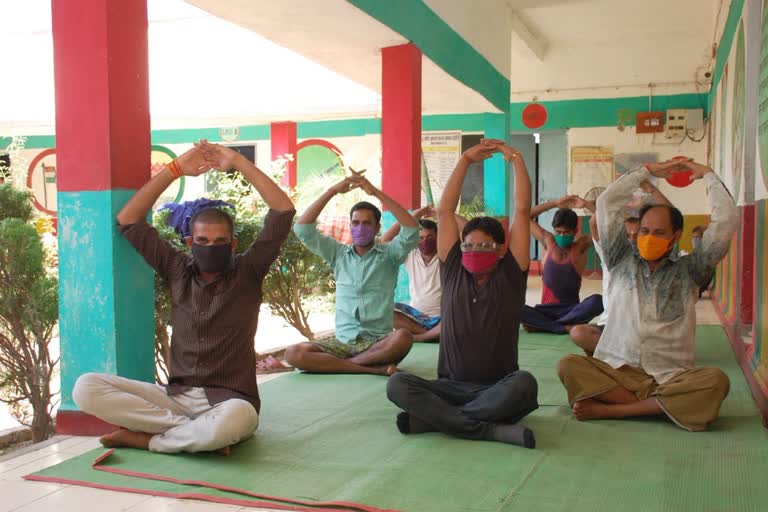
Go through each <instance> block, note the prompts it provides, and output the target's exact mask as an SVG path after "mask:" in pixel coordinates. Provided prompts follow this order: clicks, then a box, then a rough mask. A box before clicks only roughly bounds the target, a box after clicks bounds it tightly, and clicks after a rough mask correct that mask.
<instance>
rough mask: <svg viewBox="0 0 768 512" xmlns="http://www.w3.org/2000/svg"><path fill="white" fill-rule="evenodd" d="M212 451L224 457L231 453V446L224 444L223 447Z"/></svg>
mask: <svg viewBox="0 0 768 512" xmlns="http://www.w3.org/2000/svg"><path fill="white" fill-rule="evenodd" d="M214 453H216V454H217V455H223V456H224V457H229V455H230V454H231V453H232V447H231V446H225V447H224V448H219V449H218V450H216V451H215V452H214Z"/></svg>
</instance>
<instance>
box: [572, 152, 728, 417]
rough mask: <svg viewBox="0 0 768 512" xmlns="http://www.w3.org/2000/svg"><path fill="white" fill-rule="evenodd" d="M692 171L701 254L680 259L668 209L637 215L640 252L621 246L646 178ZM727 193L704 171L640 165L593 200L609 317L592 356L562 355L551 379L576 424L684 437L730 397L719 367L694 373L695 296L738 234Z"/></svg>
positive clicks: (679, 219)
mask: <svg viewBox="0 0 768 512" xmlns="http://www.w3.org/2000/svg"><path fill="white" fill-rule="evenodd" d="M684 169H689V170H691V171H692V172H693V174H692V179H702V178H704V179H705V180H706V182H707V188H708V192H709V203H710V207H711V209H712V214H711V219H712V223H711V224H710V227H709V229H707V232H706V234H705V235H704V239H703V242H702V247H701V250H700V251H695V252H694V253H693V254H691V255H689V256H683V257H680V256H679V255H678V253H677V252H676V251H675V249H674V248H675V245H676V244H677V242H678V241H679V240H680V236H681V234H682V230H683V216H682V214H681V213H680V211H679V210H677V209H676V208H674V207H672V206H668V205H662V206H654V205H648V206H645V207H643V209H642V210H641V211H640V232H639V235H638V238H637V251H634V250H633V249H632V246H631V244H630V243H629V241H628V240H627V237H626V234H625V228H624V223H623V219H622V217H623V210H624V206H625V205H626V204H627V201H628V200H629V198H630V196H631V195H632V193H633V192H634V190H635V189H636V188H637V187H638V186H639V185H640V183H642V182H643V181H644V180H646V179H648V177H649V176H651V175H653V176H657V177H668V176H670V175H671V174H672V173H673V172H678V171H679V170H684ZM738 218H739V217H738V210H737V208H736V204H735V203H734V201H733V198H732V197H731V195H730V194H729V193H728V190H727V189H726V188H725V185H723V183H722V182H721V181H720V179H719V178H718V177H717V176H716V175H715V174H714V173H713V172H712V169H710V168H709V167H706V166H704V165H701V164H698V163H695V162H690V161H685V162H681V161H680V160H671V161H667V162H662V163H654V164H647V165H646V166H645V167H641V168H638V169H636V170H634V171H632V172H630V173H628V174H626V175H624V176H622V177H621V178H620V179H619V180H618V181H616V182H615V183H614V184H612V185H611V186H610V187H608V189H607V190H606V191H605V192H603V194H602V195H601V196H600V197H599V198H598V200H597V222H598V229H599V232H600V242H601V245H602V248H603V252H604V255H605V263H606V265H607V267H608V269H609V270H610V271H611V280H612V283H611V289H612V293H611V297H610V301H611V303H610V309H611V315H610V316H609V317H608V323H607V325H606V327H605V331H604V332H603V334H602V336H601V337H600V341H599V343H598V344H597V348H596V350H595V355H594V357H587V356H579V355H568V356H566V357H564V358H563V359H561V360H560V362H559V363H558V365H557V372H558V375H559V376H560V380H561V381H562V383H563V385H564V386H565V389H566V391H567V392H568V402H569V403H570V404H571V406H572V407H573V413H574V415H575V416H576V418H578V419H579V420H587V419H602V418H624V417H629V416H653V415H661V414H666V415H667V416H668V417H669V418H670V419H672V420H673V421H674V422H675V423H676V424H677V425H678V426H680V427H682V428H685V429H687V430H690V431H697V430H705V429H706V428H707V425H708V424H709V423H710V422H711V421H713V420H714V419H715V418H717V415H718V412H719V410H720V404H721V403H722V401H723V400H724V399H725V397H726V395H727V394H728V389H729V381H728V377H727V376H726V375H725V374H724V373H723V372H722V371H721V370H720V369H718V368H696V364H695V334H696V309H695V304H696V301H697V300H698V292H699V287H700V286H701V285H702V284H703V283H704V282H706V280H707V279H708V278H709V276H710V274H711V272H712V269H713V268H714V267H715V265H717V263H718V262H719V261H720V260H721V259H722V258H723V257H724V256H725V254H726V253H727V251H728V247H729V246H730V243H731V238H732V237H733V234H734V233H735V231H736V229H737V226H738Z"/></svg>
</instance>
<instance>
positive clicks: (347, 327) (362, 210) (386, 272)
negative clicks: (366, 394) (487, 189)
mask: <svg viewBox="0 0 768 512" xmlns="http://www.w3.org/2000/svg"><path fill="white" fill-rule="evenodd" d="M355 188H360V189H362V190H363V191H364V192H365V193H367V194H368V195H370V196H373V197H375V198H376V199H378V200H379V201H381V203H382V204H383V205H384V206H385V207H386V208H387V209H389V210H390V211H391V212H392V214H393V215H394V216H395V219H396V220H397V222H399V223H400V225H401V229H400V234H398V235H397V236H396V237H395V238H394V239H393V240H392V241H391V242H390V243H388V244H386V245H384V244H379V243H377V242H376V234H377V233H378V232H379V229H380V228H381V211H379V209H378V208H376V207H375V206H374V205H372V204H371V203H368V202H366V201H362V202H360V203H357V204H356V205H355V206H353V207H352V210H351V212H350V224H351V231H352V239H353V242H354V243H353V244H352V245H345V244H341V243H339V242H337V241H336V240H334V239H333V238H330V237H327V236H324V235H322V234H320V233H319V232H318V231H317V224H316V220H317V217H318V216H319V215H320V212H322V211H323V208H325V206H326V205H327V204H328V201H330V200H331V198H333V197H334V196H335V195H336V194H344V193H346V192H349V191H350V190H353V189H355ZM293 229H294V232H295V233H296V236H297V237H298V238H299V240H301V241H302V242H303V243H304V245H306V246H307V248H308V249H309V250H310V251H312V252H313V253H315V254H317V255H318V256H320V257H321V258H323V259H324V260H325V261H327V262H328V264H330V265H331V267H332V268H333V271H334V275H335V277H336V332H335V334H334V335H333V336H330V337H328V338H324V339H320V340H315V341H314V342H310V343H299V344H297V345H294V346H292V347H289V348H288V349H287V350H286V353H285V358H286V360H287V361H288V363H290V364H291V365H293V366H294V367H296V368H298V369H300V370H305V371H310V372H317V373H372V374H376V375H385V376H388V375H392V374H393V373H394V372H395V371H397V368H396V366H395V365H396V364H397V363H399V362H400V361H402V360H403V358H405V356H406V355H407V354H408V352H409V351H410V350H411V345H412V344H413V335H412V334H411V333H410V332H408V331H407V330H406V329H398V330H396V331H394V332H393V330H392V314H393V308H394V294H395V285H396V284H397V274H398V269H399V267H400V265H401V264H402V263H403V261H404V260H405V258H406V256H408V253H409V252H410V251H411V250H412V249H414V248H415V247H416V246H417V245H418V242H419V224H418V222H417V221H416V219H415V218H414V217H413V216H412V215H411V214H410V213H408V211H407V210H406V209H405V208H403V207H402V206H400V205H399V204H397V202H395V201H394V200H393V199H392V198H391V197H389V196H388V195H386V194H385V193H384V192H382V191H381V190H379V189H377V188H376V187H374V186H373V185H371V183H370V182H369V181H368V180H367V179H365V178H364V177H362V176H360V175H359V174H354V175H353V176H350V177H347V178H345V179H344V180H342V181H341V182H339V183H337V184H336V185H334V186H333V187H331V188H330V189H328V191H326V192H325V193H324V194H323V195H322V196H320V197H319V198H318V199H317V201H315V202H314V203H312V205H310V207H309V208H308V209H307V211H306V212H304V214H303V215H302V216H301V217H300V218H299V219H298V220H297V221H296V225H295V226H294V228H293Z"/></svg>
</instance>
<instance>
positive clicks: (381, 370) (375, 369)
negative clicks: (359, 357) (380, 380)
mask: <svg viewBox="0 0 768 512" xmlns="http://www.w3.org/2000/svg"><path fill="white" fill-rule="evenodd" d="M368 368H370V369H371V370H372V371H371V373H372V374H374V375H382V376H384V377H389V376H391V375H394V374H395V373H397V372H398V371H399V370H398V369H397V366H395V365H394V364H382V365H377V366H369V367H368Z"/></svg>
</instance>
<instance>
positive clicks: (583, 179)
mask: <svg viewBox="0 0 768 512" xmlns="http://www.w3.org/2000/svg"><path fill="white" fill-rule="evenodd" d="M613 162H614V159H613V148H612V147H610V146H574V147H572V148H571V166H570V172H569V173H568V194H570V195H577V196H579V197H585V198H587V199H591V198H592V196H594V197H597V195H598V194H599V193H600V192H602V190H604V189H605V188H606V187H607V186H608V185H610V184H611V182H613V172H614V171H613ZM577 213H579V215H587V214H588V212H587V211H580V212H577Z"/></svg>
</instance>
